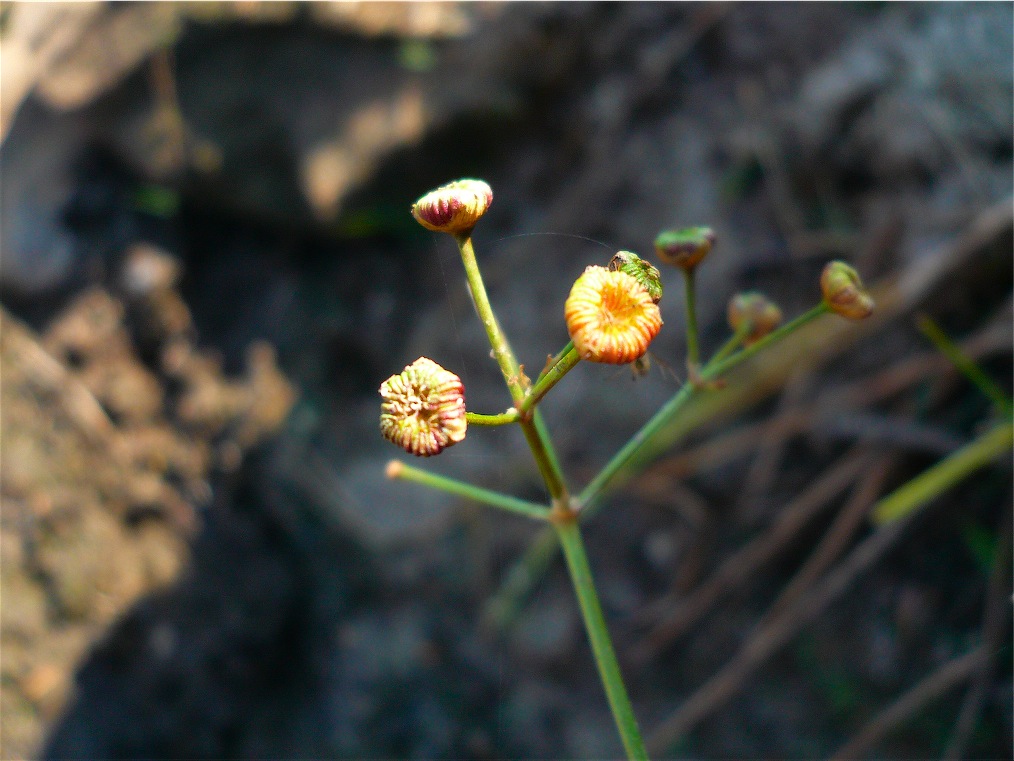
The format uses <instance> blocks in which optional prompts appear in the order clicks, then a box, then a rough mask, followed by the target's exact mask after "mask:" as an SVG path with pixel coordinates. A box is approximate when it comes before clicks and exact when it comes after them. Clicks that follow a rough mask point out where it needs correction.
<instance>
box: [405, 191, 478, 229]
mask: <svg viewBox="0 0 1014 761" xmlns="http://www.w3.org/2000/svg"><path fill="white" fill-rule="evenodd" d="M491 203H493V190H492V189H491V188H490V187H489V185H487V184H486V183H485V182H483V181H482V180H456V181H454V182H450V183H448V184H447V185H443V186H441V187H439V188H437V189H436V190H431V191H430V192H429V193H427V194H426V195H424V196H423V197H422V198H420V199H419V200H418V201H416V202H415V203H414V204H412V216H413V217H415V219H416V221H417V222H418V223H419V224H421V225H422V226H423V227H425V228H426V229H427V230H433V231H434V232H438V233H451V234H459V233H468V232H471V230H472V228H473V227H475V223H476V222H478V221H479V218H480V217H481V216H482V215H483V214H485V213H486V210H487V209H488V208H489V205H490V204H491Z"/></svg>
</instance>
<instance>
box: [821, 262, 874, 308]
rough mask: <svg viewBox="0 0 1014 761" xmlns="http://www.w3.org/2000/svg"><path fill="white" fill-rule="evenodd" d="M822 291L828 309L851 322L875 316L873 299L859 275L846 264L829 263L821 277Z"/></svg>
mask: <svg viewBox="0 0 1014 761" xmlns="http://www.w3.org/2000/svg"><path fill="white" fill-rule="evenodd" d="M820 290H821V291H822V292H823V294H824V303H825V304H827V306H828V308H829V309H830V310H831V311H832V312H835V313H837V314H840V315H841V316H842V317H845V318H847V319H849V320H862V319H865V318H867V317H869V316H870V315H871V314H873V298H872V297H871V296H870V293H869V291H867V290H866V287H865V286H864V285H863V281H862V280H860V279H859V273H858V272H856V271H855V269H854V268H852V267H850V266H849V265H847V264H846V263H845V262H838V261H835V262H828V264H827V266H826V267H824V271H823V272H822V273H821V275H820Z"/></svg>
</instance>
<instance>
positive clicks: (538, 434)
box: [454, 234, 570, 504]
mask: <svg viewBox="0 0 1014 761" xmlns="http://www.w3.org/2000/svg"><path fill="white" fill-rule="evenodd" d="M454 240H455V241H456V242H457V244H458V250H459V251H460V253H461V261H462V264H464V267H465V278H466V280H467V281H468V290H469V292H470V293H471V294H472V302H473V303H474V304H475V311H476V312H477V313H478V315H479V319H480V320H481V321H482V324H483V327H484V328H486V336H487V338H489V344H490V346H491V347H493V356H494V358H495V359H496V361H497V364H499V365H500V372H501V373H503V376H504V381H505V382H506V383H507V388H508V390H509V391H510V395H511V399H513V400H514V406H515V407H519V406H520V405H521V402H522V401H523V400H524V397H525V392H526V389H525V385H524V383H523V381H522V378H523V377H524V376H523V373H522V372H521V365H519V364H518V361H517V359H516V358H515V356H514V352H513V350H512V349H511V346H510V343H509V342H508V341H507V336H506V335H504V332H503V330H502V329H501V327H500V323H499V322H498V321H497V319H496V314H495V313H494V312H493V307H492V306H491V305H490V303H489V296H488V295H487V294H486V286H485V284H484V283H483V282H482V274H481V273H480V272H479V265H478V262H476V259H475V248H474V247H473V246H472V238H471V235H464V234H462V235H455V236H454ZM519 422H520V424H521V430H522V432H523V433H524V436H525V440H526V441H527V442H528V446H529V448H530V449H531V450H532V456H533V457H534V458H535V463H536V465H537V466H538V468H539V473H540V474H541V475H542V479H543V481H545V482H546V488H547V489H548V490H549V495H550V497H552V499H553V503H554V504H569V503H570V498H569V495H568V492H567V485H566V482H565V481H564V478H563V471H562V470H561V469H560V463H559V459H558V458H557V456H556V453H555V452H554V451H553V448H552V444H551V443H549V437H548V435H547V432H546V429H545V424H544V423H543V422H542V421H541V420H540V419H538V418H536V419H535V420H525V419H523V418H522V419H520V420H519Z"/></svg>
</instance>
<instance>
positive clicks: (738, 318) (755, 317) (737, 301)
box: [728, 291, 782, 346]
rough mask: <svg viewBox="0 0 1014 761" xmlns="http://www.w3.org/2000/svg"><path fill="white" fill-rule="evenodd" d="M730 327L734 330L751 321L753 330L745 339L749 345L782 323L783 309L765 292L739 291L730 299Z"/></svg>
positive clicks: (744, 341)
mask: <svg viewBox="0 0 1014 761" xmlns="http://www.w3.org/2000/svg"><path fill="white" fill-rule="evenodd" d="M728 318H729V327H730V328H732V329H733V331H737V330H739V329H740V327H741V326H742V325H744V324H745V323H747V322H749V323H750V325H751V330H750V332H749V333H748V334H747V336H746V338H744V339H743V343H744V344H745V345H747V346H749V345H750V344H752V343H755V342H757V341H759V340H760V339H762V338H763V337H764V336H766V335H767V334H768V333H770V332H771V331H772V330H774V329H775V328H777V327H778V326H779V325H781V324H782V310H781V309H779V308H778V305H777V304H775V302H773V301H771V300H770V299H769V298H768V297H767V296H765V295H764V294H763V293H758V292H756V291H749V292H747V293H738V294H736V295H735V296H733V297H732V299H731V300H730V301H729V309H728Z"/></svg>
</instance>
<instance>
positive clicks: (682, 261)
mask: <svg viewBox="0 0 1014 761" xmlns="http://www.w3.org/2000/svg"><path fill="white" fill-rule="evenodd" d="M714 245H715V232H714V230H712V229H711V228H710V227H684V228H682V229H680V230H666V231H665V232H663V233H659V236H658V237H657V238H655V253H657V254H658V258H659V259H661V260H662V261H663V262H665V263H666V264H671V265H672V266H673V267H679V268H680V269H681V270H686V271H690V270H692V269H694V268H695V267H696V266H697V265H698V264H700V263H701V261H703V259H704V257H705V256H707V255H708V252H709V251H711V247H712V246H714Z"/></svg>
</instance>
